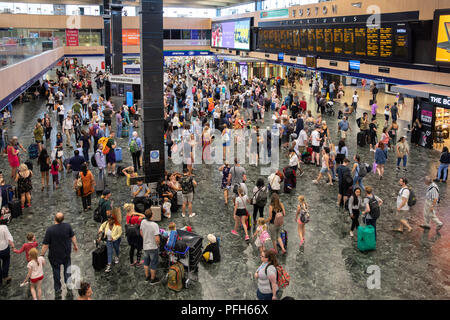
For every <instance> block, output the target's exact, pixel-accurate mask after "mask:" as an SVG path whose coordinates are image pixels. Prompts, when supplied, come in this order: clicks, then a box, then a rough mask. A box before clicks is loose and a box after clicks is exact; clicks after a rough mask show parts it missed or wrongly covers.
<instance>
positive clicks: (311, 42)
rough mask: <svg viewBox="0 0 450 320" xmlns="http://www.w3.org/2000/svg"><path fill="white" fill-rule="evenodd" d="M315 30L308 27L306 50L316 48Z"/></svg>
mask: <svg viewBox="0 0 450 320" xmlns="http://www.w3.org/2000/svg"><path fill="white" fill-rule="evenodd" d="M315 46H316V30H315V29H308V51H315V50H316V48H315Z"/></svg>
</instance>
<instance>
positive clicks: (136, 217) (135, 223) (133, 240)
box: [123, 203, 145, 267]
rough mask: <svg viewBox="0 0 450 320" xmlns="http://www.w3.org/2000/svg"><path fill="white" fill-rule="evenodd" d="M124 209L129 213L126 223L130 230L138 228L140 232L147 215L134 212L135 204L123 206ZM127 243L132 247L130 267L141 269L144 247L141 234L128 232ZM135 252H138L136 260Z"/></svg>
mask: <svg viewBox="0 0 450 320" xmlns="http://www.w3.org/2000/svg"><path fill="white" fill-rule="evenodd" d="M123 209H124V210H125V212H126V213H127V216H126V221H127V227H128V228H137V230H139V226H140V225H141V222H142V219H144V218H145V215H143V214H142V213H138V212H136V211H135V210H134V204H132V203H125V204H124V205H123ZM127 241H128V244H129V245H130V266H131V267H134V266H136V267H139V266H141V254H142V247H143V239H142V236H141V235H140V233H139V232H135V233H133V232H127ZM134 251H136V260H135V259H134Z"/></svg>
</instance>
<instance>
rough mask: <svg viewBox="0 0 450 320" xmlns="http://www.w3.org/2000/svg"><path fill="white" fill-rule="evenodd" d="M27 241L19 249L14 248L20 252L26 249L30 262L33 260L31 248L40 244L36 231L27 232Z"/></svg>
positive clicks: (26, 255) (16, 251)
mask: <svg viewBox="0 0 450 320" xmlns="http://www.w3.org/2000/svg"><path fill="white" fill-rule="evenodd" d="M27 241H28V242H27V243H24V244H23V246H22V248H20V249H19V250H17V249H14V252H15V253H18V254H20V253H22V252H24V251H25V257H26V259H27V262H30V261H31V258H30V250H31V249H33V248H37V246H38V243H37V241H36V237H35V235H34V233H32V232H28V233H27Z"/></svg>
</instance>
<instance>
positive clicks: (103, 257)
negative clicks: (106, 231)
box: [92, 243, 108, 271]
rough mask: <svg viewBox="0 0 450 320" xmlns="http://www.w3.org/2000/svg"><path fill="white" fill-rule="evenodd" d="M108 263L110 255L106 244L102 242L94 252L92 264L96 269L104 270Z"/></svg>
mask: <svg viewBox="0 0 450 320" xmlns="http://www.w3.org/2000/svg"><path fill="white" fill-rule="evenodd" d="M107 264H108V255H107V251H106V245H105V244H103V243H101V244H100V245H97V248H96V249H95V250H94V251H93V252H92V266H93V267H94V270H95V271H101V270H103V269H104V268H105V267H106V265H107Z"/></svg>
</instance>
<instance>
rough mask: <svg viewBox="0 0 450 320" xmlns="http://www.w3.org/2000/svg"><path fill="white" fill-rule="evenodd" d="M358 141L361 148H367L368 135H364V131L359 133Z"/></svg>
mask: <svg viewBox="0 0 450 320" xmlns="http://www.w3.org/2000/svg"><path fill="white" fill-rule="evenodd" d="M356 139H357V143H358V146H360V147H365V146H366V135H365V134H364V132H362V131H360V132H358V134H357V136H356Z"/></svg>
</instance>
